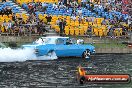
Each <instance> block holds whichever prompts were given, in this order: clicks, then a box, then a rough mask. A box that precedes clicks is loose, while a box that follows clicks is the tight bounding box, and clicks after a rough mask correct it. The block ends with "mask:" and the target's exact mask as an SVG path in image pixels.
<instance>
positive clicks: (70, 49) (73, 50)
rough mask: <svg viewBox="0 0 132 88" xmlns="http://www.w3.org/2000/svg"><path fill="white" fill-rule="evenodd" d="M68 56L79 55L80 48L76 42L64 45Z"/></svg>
mask: <svg viewBox="0 0 132 88" xmlns="http://www.w3.org/2000/svg"><path fill="white" fill-rule="evenodd" d="M65 48H66V52H67V55H68V56H81V55H82V53H81V52H82V49H81V48H80V47H79V45H77V44H69V45H65Z"/></svg>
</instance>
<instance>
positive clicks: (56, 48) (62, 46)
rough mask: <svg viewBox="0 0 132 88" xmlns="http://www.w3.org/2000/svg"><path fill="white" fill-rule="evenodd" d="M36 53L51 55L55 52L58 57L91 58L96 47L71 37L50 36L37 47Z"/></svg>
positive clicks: (38, 54)
mask: <svg viewBox="0 0 132 88" xmlns="http://www.w3.org/2000/svg"><path fill="white" fill-rule="evenodd" d="M51 42H52V43H51ZM35 53H36V55H37V56H43V55H48V56H50V55H52V53H55V54H56V56H57V57H70V56H75V57H82V58H89V57H90V55H91V54H93V53H95V47H94V46H93V45H90V44H87V45H86V44H85V45H84V44H80V43H76V42H75V41H74V40H73V39H70V38H69V37H48V38H47V42H46V43H45V44H43V45H38V46H36V47H35Z"/></svg>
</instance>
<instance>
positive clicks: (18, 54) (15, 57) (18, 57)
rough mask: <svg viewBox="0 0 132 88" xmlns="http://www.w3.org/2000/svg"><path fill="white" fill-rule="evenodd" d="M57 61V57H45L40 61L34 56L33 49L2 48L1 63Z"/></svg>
mask: <svg viewBox="0 0 132 88" xmlns="http://www.w3.org/2000/svg"><path fill="white" fill-rule="evenodd" d="M52 59H57V56H56V55H52V56H50V57H48V56H43V57H41V58H39V59H38V57H36V55H35V54H34V50H33V49H20V48H18V49H11V48H4V49H2V48H0V62H14V61H20V62H21V61H26V60H52Z"/></svg>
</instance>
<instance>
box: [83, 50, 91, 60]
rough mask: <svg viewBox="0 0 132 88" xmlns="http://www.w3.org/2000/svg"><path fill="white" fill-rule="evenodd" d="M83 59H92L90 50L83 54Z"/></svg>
mask: <svg viewBox="0 0 132 88" xmlns="http://www.w3.org/2000/svg"><path fill="white" fill-rule="evenodd" d="M82 57H83V58H84V59H87V58H90V50H88V49H87V50H85V51H84V52H83V55H82Z"/></svg>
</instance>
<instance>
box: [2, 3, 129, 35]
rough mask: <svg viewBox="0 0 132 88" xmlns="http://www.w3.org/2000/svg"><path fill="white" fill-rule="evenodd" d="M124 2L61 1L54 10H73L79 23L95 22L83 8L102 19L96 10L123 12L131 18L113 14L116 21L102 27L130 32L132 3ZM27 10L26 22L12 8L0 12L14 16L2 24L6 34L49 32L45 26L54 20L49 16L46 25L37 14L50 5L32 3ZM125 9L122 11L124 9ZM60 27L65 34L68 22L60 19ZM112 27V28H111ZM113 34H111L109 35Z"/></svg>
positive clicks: (109, 21) (113, 20)
mask: <svg viewBox="0 0 132 88" xmlns="http://www.w3.org/2000/svg"><path fill="white" fill-rule="evenodd" d="M123 1H124V0H107V2H105V3H103V2H101V1H100V0H96V1H95V2H90V0H81V1H77V0H59V1H58V3H54V4H53V7H52V8H53V9H62V8H65V9H68V8H73V11H72V15H71V19H72V20H75V19H76V16H79V20H78V21H79V23H81V22H82V20H86V21H87V22H93V21H94V19H92V18H91V19H90V20H89V19H87V17H84V16H83V15H82V12H83V11H82V8H86V9H89V10H90V11H92V12H95V13H96V14H97V15H99V16H100V17H102V14H99V13H98V12H96V11H95V10H94V9H95V8H103V9H104V11H105V12H116V11H117V12H122V13H124V14H129V17H127V18H123V16H120V17H118V16H116V15H114V14H113V18H114V19H110V18H105V17H104V20H103V21H102V23H101V24H102V25H108V26H107V28H108V31H109V32H111V30H114V28H117V27H119V28H122V29H123V31H128V29H130V28H132V23H131V20H132V18H131V14H132V12H131V5H132V3H131V2H129V3H124V2H123ZM86 4H89V5H90V8H88V7H87V6H86ZM27 6H28V7H27V8H28V9H26V8H25V9H26V10H27V11H28V13H29V14H30V15H29V16H28V19H26V20H24V19H23V18H22V15H20V17H17V16H16V14H14V13H12V11H11V8H9V7H6V8H5V9H3V10H1V11H0V15H2V16H3V15H7V16H8V15H9V14H13V15H12V21H11V20H10V21H8V22H6V21H5V20H4V22H3V23H2V25H1V27H4V31H5V32H9V33H11V34H15V32H17V33H19V35H25V34H27V33H39V35H40V34H43V33H44V32H45V31H47V30H46V29H45V25H46V24H48V23H50V22H51V20H52V15H47V16H46V17H45V19H46V20H47V21H46V23H45V22H43V20H40V19H39V18H38V16H37V15H36V13H35V12H37V11H39V12H44V13H45V11H46V8H47V6H48V3H45V2H37V3H35V2H30V3H28V4H27ZM124 6H125V9H122V8H124ZM22 7H23V6H22ZM68 12H69V10H67V13H68ZM57 21H58V22H57V23H58V25H59V27H60V33H61V34H62V33H63V30H64V28H65V25H66V21H65V20H62V19H58V20H57ZM122 23H123V24H124V23H126V24H128V26H126V25H125V26H124V25H122ZM111 25H112V26H111ZM88 29H89V30H91V29H92V26H90V27H89V28H88ZM109 34H111V33H109Z"/></svg>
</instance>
